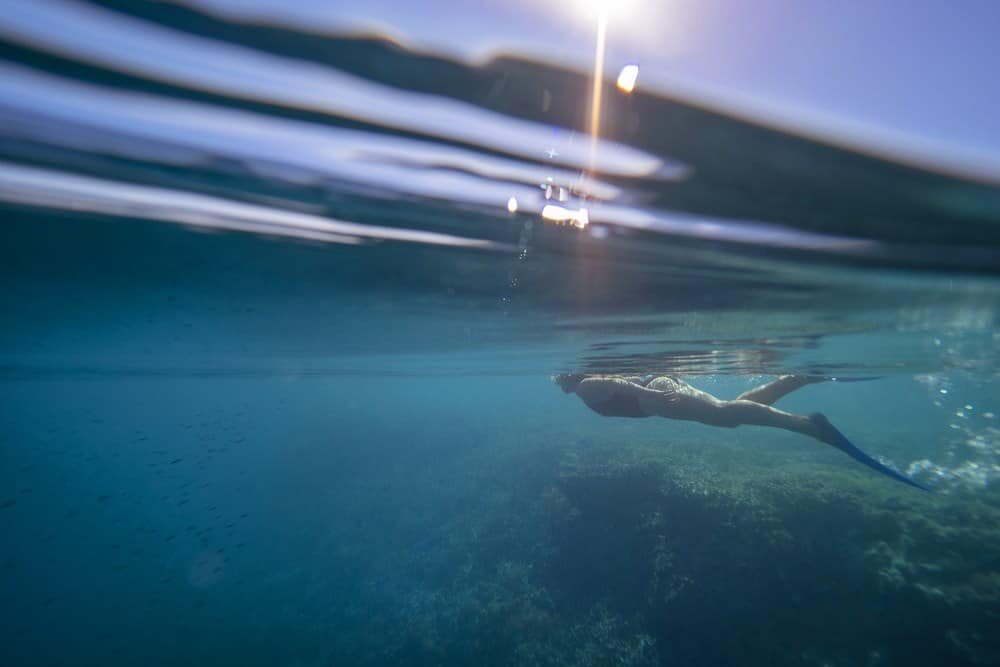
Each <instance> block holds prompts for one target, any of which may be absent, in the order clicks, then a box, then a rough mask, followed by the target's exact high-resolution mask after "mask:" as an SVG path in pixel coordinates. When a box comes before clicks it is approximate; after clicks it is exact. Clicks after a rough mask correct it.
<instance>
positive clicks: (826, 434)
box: [809, 412, 930, 491]
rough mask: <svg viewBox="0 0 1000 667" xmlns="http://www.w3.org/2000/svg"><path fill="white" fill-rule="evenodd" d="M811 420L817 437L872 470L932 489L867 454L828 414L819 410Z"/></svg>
mask: <svg viewBox="0 0 1000 667" xmlns="http://www.w3.org/2000/svg"><path fill="white" fill-rule="evenodd" d="M809 421H810V422H812V424H813V426H814V427H815V428H816V434H815V435H816V438H818V439H819V440H821V441H823V442H825V443H826V444H828V445H831V446H833V447H836V448H837V449H839V450H840V451H842V452H844V453H845V454H847V455H848V456H850V457H851V458H852V459H854V460H855V461H858V462H860V463H863V464H864V465H866V466H868V467H869V468H871V469H872V470H876V471H878V472H880V473H882V474H883V475H886V476H887V477H892V478H893V479H895V480H896V481H899V482H902V483H903V484H908V485H910V486H913V487H916V488H918V489H921V490H923V491H930V489H928V488H927V487H925V486H922V485H920V484H917V483H916V482H914V481H913V480H912V479H910V478H909V477H907V476H906V475H903V474H900V473H898V472H896V471H895V470H893V469H892V468H890V467H888V466H886V465H884V464H882V463H880V462H879V461H877V460H876V459H874V458H872V457H871V456H868V454H865V453H864V452H863V451H861V450H860V449H858V448H857V447H856V446H855V445H854V443H852V442H851V441H850V440H848V439H847V438H846V437H844V434H843V433H841V432H840V431H838V430H837V428H836V427H835V426H834V425H833V424H831V423H830V420H829V419H827V418H826V416H824V415H822V414H820V413H818V412H817V413H815V414H812V415H809Z"/></svg>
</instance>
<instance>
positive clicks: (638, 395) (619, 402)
mask: <svg viewBox="0 0 1000 667" xmlns="http://www.w3.org/2000/svg"><path fill="white" fill-rule="evenodd" d="M552 379H553V381H555V382H556V384H558V385H559V386H560V387H562V390H563V391H564V392H566V393H567V394H576V395H577V396H579V397H580V399H581V400H582V401H583V402H584V403H585V404H586V405H587V407H588V408H590V409H591V410H593V411H594V412H596V413H597V414H599V415H603V416H605V417H633V418H639V417H665V418H667V419H682V420H687V421H696V422H701V423H702V424H708V425H709V426H722V427H726V428H733V427H736V426H741V425H744V424H748V425H754V426H770V427H772V428H780V429H784V430H786V431H794V432H795V433H801V434H802V435H807V436H809V437H811V438H815V439H816V440H819V441H820V442H824V443H826V444H828V445H831V446H833V447H836V448H837V449H839V450H840V451H842V452H844V453H845V454H847V455H848V456H850V457H851V458H853V459H855V460H856V461H859V462H861V463H863V464H865V465H866V466H868V467H869V468H872V469H873V470H877V471H878V472H880V473H882V474H883V475H887V476H889V477H892V478H893V479H895V480H898V481H900V482H903V483H904V484H909V485H910V486H913V487H916V488H918V489H922V490H924V491H928V490H929V489H927V488H926V487H924V486H921V485H920V484H918V483H916V482H914V481H913V480H912V479H910V478H909V477H906V476H905V475H902V474H900V473H898V472H896V471H895V470H892V469H891V468H889V467H887V466H885V465H883V464H881V463H879V462H878V461H877V460H875V459H874V458H872V457H871V456H869V455H867V454H865V453H864V452H863V451H861V450H860V449H858V448H857V447H855V446H854V444H852V443H851V441H850V440H848V439H847V438H846V437H844V435H843V434H842V433H841V432H840V431H838V430H837V429H836V428H835V427H834V426H833V424H831V423H830V421H829V420H828V419H827V418H826V417H824V416H823V415H822V414H820V413H818V412H816V413H813V414H811V415H808V416H803V415H796V414H792V413H791V412H785V411H783V410H779V409H777V408H775V407H772V404H773V403H774V402H775V401H777V400H778V399H780V398H782V397H783V396H786V395H787V394H789V393H791V392H793V391H795V390H796V389H799V388H801V387H804V386H806V385H808V384H813V383H816V382H823V381H825V380H827V379H828V378H824V377H811V376H804V375H783V376H781V377H779V378H778V379H777V380H775V381H773V382H770V383H768V384H765V385H761V386H759V387H755V388H753V389H751V390H750V391H747V392H744V393H742V394H740V395H739V396H738V397H737V398H736V399H735V400H731V401H725V400H722V399H719V398H716V397H715V396H713V395H712V394H709V393H707V392H704V391H701V390H700V389H695V388H694V387H692V386H691V385H689V384H688V383H686V382H684V381H683V380H679V379H677V378H674V377H669V376H662V377H654V376H652V375H646V376H643V377H621V376H611V375H578V374H568V375H556V376H553V378H552Z"/></svg>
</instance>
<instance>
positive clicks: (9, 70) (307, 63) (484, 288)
mask: <svg viewBox="0 0 1000 667" xmlns="http://www.w3.org/2000/svg"><path fill="white" fill-rule="evenodd" d="M110 4H111V5H115V4H118V6H119V8H118V9H117V10H115V9H111V8H108V7H102V6H99V5H96V4H90V3H81V2H71V1H69V0H47V1H45V2H31V1H27V0H25V1H17V2H13V3H10V6H9V7H8V8H7V11H5V12H4V15H3V16H0V47H2V49H3V51H2V57H3V59H4V60H3V62H0V114H2V115H3V119H4V123H3V125H2V127H0V207H3V210H4V212H5V213H7V214H9V215H10V216H11V220H12V222H11V223H10V225H9V226H8V228H7V230H6V233H7V234H8V235H9V236H8V237H7V238H8V240H9V241H10V243H8V244H7V246H6V247H7V249H8V252H10V253H11V254H13V253H14V250H13V249H20V248H31V249H33V251H32V252H31V253H24V254H18V255H17V256H12V257H10V258H9V261H8V262H7V263H6V264H7V266H6V268H5V270H6V271H8V272H9V273H10V275H12V276H15V277H16V278H17V279H24V277H25V276H28V277H29V279H34V278H38V277H39V276H44V277H45V279H46V281H49V283H50V284H49V285H48V286H46V285H45V284H44V281H39V284H38V285H32V286H29V287H24V288H23V290H22V292H20V293H19V294H18V295H17V299H15V300H12V303H14V306H13V308H12V310H13V313H14V315H15V319H16V320H17V321H18V323H19V325H18V327H15V328H12V329H11V330H8V331H6V332H0V340H3V341H4V342H5V343H6V345H5V346H4V348H3V349H4V350H6V351H7V352H5V354H4V356H3V357H0V359H2V362H3V363H2V369H0V373H2V374H3V375H4V376H6V377H21V378H23V377H27V376H32V375H33V374H34V375H36V376H51V375H58V374H59V373H63V374H65V375H67V376H76V377H94V376H114V375H115V374H121V375H139V376H148V375H152V376H158V375H163V376H176V375H180V376H199V375H203V376H213V377H216V376H229V377H272V376H283V375H288V376H293V377H329V376H338V375H350V374H353V373H361V372H364V373H367V374H374V375H379V374H384V375H386V376H392V375H393V374H429V375H433V374H445V375H472V376H475V375H483V376H489V375H547V374H548V373H550V372H552V371H554V370H582V371H585V372H594V373H607V372H663V373H675V374H683V375H689V376H694V377H699V376H700V377H706V376H712V375H716V374H730V375H757V374H762V375H771V374H778V373H783V372H801V373H813V374H824V375H848V376H851V375H864V376H869V375H889V376H908V375H909V376H913V375H916V376H919V377H920V378H924V379H921V380H920V381H921V382H926V383H927V384H928V387H931V388H932V389H933V391H930V390H929V391H930V393H931V398H930V399H929V400H932V401H936V402H937V403H934V404H933V405H934V406H935V407H936V408H938V409H941V410H945V409H947V410H949V411H950V412H949V418H950V419H952V418H953V421H952V422H951V423H952V425H953V426H954V427H955V428H952V429H950V430H951V431H952V432H953V438H951V439H949V440H948V441H947V443H946V444H945V446H944V447H943V449H942V455H941V456H937V457H936V458H933V459H927V460H926V461H924V460H921V461H918V462H917V463H914V464H913V465H915V466H917V467H916V468H914V471H919V470H923V471H925V473H926V474H929V475H931V474H933V475H937V476H939V477H942V478H945V477H947V478H949V479H950V478H955V479H961V480H965V481H967V482H970V483H983V482H984V481H985V480H987V479H991V478H992V476H994V475H995V474H996V472H997V469H996V465H997V453H996V452H997V449H998V447H1000V445H998V444H997V441H998V437H997V436H998V434H997V431H996V428H995V427H994V426H992V425H991V424H987V423H986V422H983V421H981V420H985V419H987V418H986V417H985V416H982V417H981V416H980V415H986V414H993V413H996V412H1000V408H998V406H996V405H995V404H994V403H995V400H996V393H997V392H996V389H995V382H996V376H997V372H998V369H997V360H996V353H995V350H996V343H997V340H996V336H995V334H993V333H992V332H993V331H994V330H995V328H996V321H997V313H996V307H997V303H998V302H1000V301H998V299H1000V291H998V285H997V283H996V281H995V275H996V273H997V271H998V269H1000V235H998V233H997V229H998V228H997V226H996V225H997V222H998V211H1000V207H997V205H996V203H997V201H1000V193H998V190H997V188H996V187H995V184H994V183H993V182H991V181H990V180H989V179H988V178H978V179H965V178H960V177H955V176H948V175H945V174H944V173H943V171H944V170H943V169H942V170H934V169H929V170H924V169H914V168H909V167H906V166H903V165H900V164H897V163H894V162H892V161H889V160H886V159H881V158H879V157H872V156H871V155H861V154H857V153H851V152H849V151H846V150H842V149H839V148H835V147H832V146H829V145H825V144H822V143H819V142H815V141H810V140H806V139H803V138H801V137H799V136H794V135H791V134H789V133H785V132H781V131H778V130H772V129H765V128H764V127H761V126H760V125H756V124H753V123H749V122H746V121H744V120H741V119H740V118H739V117H738V116H737V115H736V114H735V113H733V114H730V115H727V114H719V113H715V112H711V111H708V110H705V109H703V108H701V107H699V106H698V105H695V104H689V103H686V102H684V101H683V100H678V99H673V98H671V97H668V96H664V95H662V94H660V93H658V92H657V91H655V90H647V89H646V88H645V84H644V85H641V86H639V87H638V88H636V89H635V90H634V91H633V90H630V91H623V90H618V89H617V88H616V87H615V85H614V81H611V80H608V81H606V82H605V84H606V85H604V86H603V88H601V87H599V88H598V92H600V93H601V95H602V99H603V100H604V105H605V108H604V109H603V111H602V113H603V122H602V123H601V128H600V129H601V137H600V139H599V141H598V144H597V150H596V151H595V159H596V162H595V164H594V165H593V171H594V173H593V174H592V175H589V174H584V170H585V169H588V168H589V166H590V164H589V162H590V157H591V156H590V151H591V146H590V138H589V137H588V131H587V129H588V128H587V124H588V117H589V115H588V104H589V97H588V95H589V94H590V81H589V78H588V73H587V72H575V71H572V70H568V69H566V68H565V67H564V66H562V65H559V64H556V63H554V62H546V61H543V60H531V59H528V58H525V57H523V56H522V57H513V56H503V55H496V56H494V57H491V58H490V59H487V60H484V61H481V62H470V61H468V60H460V59H453V58H451V57H449V56H448V55H447V54H444V53H430V52H420V51H416V50H408V48H407V47H405V46H402V45H400V44H396V43H393V42H392V41H390V40H384V39H380V38H379V37H377V36H375V37H371V36H362V35H357V34H337V35H330V36H327V37H323V36H319V35H318V34H315V33H309V32H306V31H305V30H304V29H303V27H302V26H301V25H300V26H298V27H296V26H295V25H292V24H289V23H286V24H283V25H282V24H267V23H266V22H265V23H261V24H256V25H253V26H249V27H248V26H247V25H245V24H238V23H227V21H230V20H232V21H235V19H234V18H233V16H229V18H228V19H227V18H226V16H227V15H226V14H221V15H208V14H198V12H197V7H196V6H195V7H194V10H192V11H193V13H189V14H177V15H176V16H174V15H172V14H171V11H172V9H177V8H176V7H173V8H172V7H171V6H170V5H169V3H150V4H146V3H137V4H135V5H125V4H122V3H110ZM222 4H223V5H225V4H226V3H222ZM154 5H159V6H157V7H154ZM230 9H231V8H230ZM158 12H160V13H158ZM171 16H174V18H173V19H171ZM177 16H179V17H181V18H180V19H178V18H177ZM184 17H186V18H187V19H191V18H192V17H194V18H197V21H192V23H191V29H190V30H186V29H185V26H184V25H183V20H182V19H183V18H184ZM258 18H260V17H258ZM268 30H270V31H271V32H267V31H268ZM260 31H264V32H260ZM263 36H266V37H267V38H266V39H265V38H264V37H263ZM255 39H256V40H257V41H254V40H255ZM648 70H649V68H648V67H646V66H644V68H643V77H644V79H643V80H644V81H645V77H646V75H647V72H648ZM609 71H611V72H612V73H613V72H617V71H618V68H617V67H613V68H610V70H609ZM625 88H628V86H625ZM626 92H629V93H630V94H625V93H626ZM553 193H555V194H553ZM546 207H548V208H546ZM546 210H548V214H546ZM33 216H37V220H36V219H35V218H34V217H33ZM108 221H115V222H116V224H117V225H118V226H117V227H115V228H114V233H113V234H112V235H111V237H110V238H113V239H114V243H115V244H117V245H118V247H117V248H115V247H109V246H108V240H107V239H108V238H109V237H108V236H104V234H107V233H108V232H107V230H108V229H109V228H107V227H106V226H104V225H105V224H106V223H108ZM551 222H558V223H563V224H562V225H558V226H557V225H555V224H550V223H551ZM565 223H572V224H565ZM176 226H180V227H182V228H183V229H175V228H174V227H176ZM42 227H44V231H40V230H41V228H42ZM167 228H172V229H171V230H169V231H168V230H167ZM186 230H196V231H200V232H213V233H215V232H235V234H232V235H231V236H225V237H221V238H213V239H211V240H207V239H206V238H204V237H197V238H195V237H193V236H190V235H187V231H186ZM258 237H261V238H263V239H268V241H267V242H264V241H262V240H261V238H258ZM152 239H156V241H155V243H157V244H161V245H160V246H154V245H153V244H154V241H153V240H152ZM292 241H294V242H295V243H296V244H302V245H292V243H291V242H292ZM153 247H155V248H159V247H164V248H167V250H166V251H164V252H163V253H160V252H159V251H158V250H151V248H153ZM129 254H132V255H134V256H138V257H141V258H142V261H141V262H139V264H141V265H140V266H132V265H127V266H126V265H125V264H124V263H125V262H126V260H124V259H123V256H125V255H129ZM56 258H58V261H57V260H56ZM123 266H125V268H123ZM95 267H96V268H100V269H101V270H103V271H106V272H107V274H108V275H107V276H104V277H103V278H102V280H105V281H107V282H109V283H114V282H115V281H116V280H119V281H121V280H122V276H125V278H124V281H125V282H128V283H130V286H132V285H134V287H135V290H136V293H135V294H132V293H128V294H124V291H125V290H122V291H123V294H117V295H115V294H112V295H103V296H102V297H101V298H99V299H97V300H98V301H99V302H100V303H101V305H102V308H101V309H99V311H100V312H106V313H110V314H111V315H110V317H113V318H118V319H117V321H116V322H115V326H120V327H122V329H124V330H128V331H129V332H130V336H129V337H126V338H124V339H121V338H117V339H115V338H112V337H108V336H106V335H105V333H106V332H103V331H101V326H102V324H101V323H93V322H89V321H88V323H87V324H86V325H85V326H84V325H79V326H78V327H77V329H75V330H74V334H73V336H70V335H68V334H67V333H65V332H57V333H53V332H52V331H51V330H50V329H48V328H46V324H48V323H50V322H52V321H61V319H60V318H62V319H63V320H66V321H69V320H70V319H71V317H70V316H69V315H68V314H67V313H69V312H75V311H74V309H75V308H80V310H81V312H87V311H86V310H85V309H84V308H83V307H82V306H79V305H78V304H84V303H88V299H91V298H93V297H92V295H91V294H90V293H89V292H87V291H86V290H85V288H84V287H83V286H80V285H76V284H75V283H74V281H75V280H76V279H77V276H78V275H79V274H80V273H81V272H85V271H86V270H91V269H94V268H95ZM178 267H183V268H178ZM262 267H263V268H262ZM74 271H76V273H74ZM115 271H118V273H115ZM60 281H65V282H66V283H67V284H68V285H69V286H68V287H67V286H65V285H62V284H60ZM95 281H96V282H101V280H98V279H95ZM13 282H14V281H12V284H13ZM175 282H176V283H182V282H183V283H184V287H183V288H180V287H177V288H176V289H175V288H174V286H173V283H175ZM216 282H217V283H218V284H216ZM191 285H200V289H194V288H192V287H191ZM206 285H214V288H210V287H206ZM48 289H51V292H48V291H46V290H48ZM171 290H174V291H175V292H176V293H172V292H171ZM240 292H242V293H245V294H255V295H256V296H255V299H256V300H257V302H258V303H259V305H260V312H257V313H245V312H239V313H236V312H223V313H219V312H217V311H215V310H213V306H212V305H211V304H212V301H213V299H221V298H223V297H224V296H225V295H227V294H231V293H240ZM53 293H57V294H60V295H64V294H69V295H73V296H74V297H75V298H73V297H68V296H61V297H60V298H61V299H62V301H58V302H57V301H55V300H53V303H58V304H59V305H47V302H46V298H47V297H50V296H52V294H53ZM168 293H169V298H173V299H178V300H179V301H178V302H179V303H181V304H182V305H181V306H176V307H175V306H173V305H170V306H166V305H163V304H162V303H161V304H159V306H160V309H159V311H158V315H157V316H155V317H152V316H151V317H149V318H148V319H145V320H144V319H143V318H142V317H140V316H138V315H135V314H133V313H132V312H131V311H129V310H128V309H127V308H121V305H122V304H121V303H120V302H117V301H116V298H120V299H121V300H122V301H124V302H127V303H128V304H129V305H133V306H135V305H138V306H139V307H140V308H142V307H146V306H148V300H149V299H150V298H153V297H151V296H150V295H156V297H155V298H159V297H160V296H162V295H165V294H168ZM226 298H228V297H226ZM171 303H174V302H171ZM371 303H375V304H377V305H375V306H371V305H370V304H371ZM79 317H80V319H81V320H83V321H87V320H86V319H85V316H84V315H80V316H79ZM345 319H347V320H349V321H354V322H356V321H365V322H370V323H376V324H375V326H376V327H377V328H378V331H377V333H372V332H371V331H370V330H368V329H366V328H364V327H358V328H357V330H351V328H350V327H344V326H342V325H341V323H342V322H343V321H345ZM287 323H294V326H279V324H281V325H285V324H287ZM248 330H249V331H253V332H255V336H254V337H248V336H246V335H245V332H246V331H248ZM315 331H328V332H331V333H330V334H329V335H327V336H326V337H324V338H323V339H322V340H317V338H316V336H315V335H314V333H313V332H315ZM248 339H249V340H248ZM231 340H239V341H240V346H241V347H240V348H239V349H238V350H234V349H232V348H231V346H229V345H228V344H229V342H230V341H231ZM26 341H30V343H27V342H26ZM39 341H42V342H39ZM67 350H68V351H69V352H67ZM428 353H429V354H430V355H431V356H430V357H428V358H429V359H430V361H427V362H425V363H423V364H418V365H411V366H409V367H406V368H403V369H401V368H400V367H399V364H398V363H396V362H395V357H394V355H411V358H412V357H415V356H417V355H421V354H428ZM452 353H456V354H460V355H465V356H460V357H454V356H449V355H451V354H452ZM379 355H382V356H379ZM359 356H360V357H362V358H364V359H366V363H365V364H364V366H363V368H364V370H363V371H360V370H359V368H360V367H359V366H358V364H357V363H355V362H354V361H353V359H354V358H357V357H359ZM955 377H960V378H962V379H963V382H964V381H969V380H973V379H974V380H976V381H979V382H982V383H984V384H983V387H982V388H981V392H980V396H979V397H964V398H963V399H961V400H962V401H963V402H962V403H961V405H960V406H959V407H960V408H961V409H959V407H956V406H954V405H952V404H951V395H950V394H949V395H946V394H942V393H940V392H941V391H949V389H950V388H951V385H950V384H949V383H950V382H952V378H955ZM927 378H930V379H927ZM935 392H937V393H935ZM938 403H939V404H940V406H938V405H937V404H938ZM966 403H968V404H970V405H973V406H974V408H975V410H974V411H970V410H966V409H965V408H964V405H965V404H966ZM958 412H962V414H958ZM977 420H979V421H977ZM956 438H957V439H956ZM949 457H950V458H949ZM962 466H966V467H964V468H963V467H962Z"/></svg>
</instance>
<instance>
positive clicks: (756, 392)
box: [736, 375, 827, 405]
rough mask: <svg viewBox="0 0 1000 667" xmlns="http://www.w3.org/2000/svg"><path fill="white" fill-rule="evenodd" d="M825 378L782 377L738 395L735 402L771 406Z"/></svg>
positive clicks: (807, 376)
mask: <svg viewBox="0 0 1000 667" xmlns="http://www.w3.org/2000/svg"><path fill="white" fill-rule="evenodd" d="M826 379H827V378H825V377H823V376H820V375H782V376H781V377H779V378H778V379H777V380H774V381H773V382H768V383H767V384H762V385H761V386H759V387H754V388H753V389H751V390H749V391H745V392H743V393H742V394H740V395H739V396H738V397H737V398H736V400H738V401H753V402H754V403H760V404H761V405H772V404H774V403H775V402H776V401H777V400H779V399H780V398H782V397H783V396H787V395H788V394H790V393H792V392H793V391H795V390H796V389H801V388H802V387H805V386H806V385H809V384H815V383H817V382H824V381H825V380H826Z"/></svg>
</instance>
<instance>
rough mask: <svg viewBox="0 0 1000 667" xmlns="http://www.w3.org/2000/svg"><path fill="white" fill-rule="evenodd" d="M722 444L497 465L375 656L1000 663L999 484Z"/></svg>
mask: <svg viewBox="0 0 1000 667" xmlns="http://www.w3.org/2000/svg"><path fill="white" fill-rule="evenodd" d="M705 445H706V443H699V442H695V441H692V442H688V443H678V444H676V445H675V446H674V445H672V446H670V447H663V446H662V445H659V444H654V443H649V444H648V445H644V444H642V443H636V444H635V445H634V446H630V447H628V448H611V447H605V446H601V445H595V444H593V443H589V444H587V445H585V446H574V447H562V448H559V447H550V448H549V449H545V450H537V451H526V450H524V449H522V450H519V451H518V453H516V454H515V453H512V452H507V453H505V454H498V453H497V452H493V453H491V454H488V455H487V454H484V456H487V457H488V458H485V459H483V461H481V465H480V466H479V468H478V470H479V471H480V472H479V474H480V475H481V477H478V478H477V479H474V480H472V481H471V482H470V483H471V486H473V487H475V488H477V489H478V490H479V492H480V493H479V494H478V495H477V496H476V497H475V498H472V497H470V498H468V499H467V500H468V502H467V503H466V504H465V505H464V506H463V508H462V510H461V511H459V512H457V513H456V514H455V515H454V516H453V517H452V520H451V521H450V522H449V524H448V525H447V526H444V527H442V531H443V537H441V538H440V539H435V540H433V544H432V546H431V547H428V548H420V549H416V550H411V551H410V552H409V553H408V554H407V556H406V558H408V563H409V565H408V567H409V569H410V576H411V578H410V579H409V580H408V581H409V584H404V585H402V586H400V587H397V589H396V590H395V591H394V592H392V593H391V594H385V595H386V597H385V599H384V600H383V601H382V602H381V603H380V606H381V605H384V606H385V607H391V608H393V609H394V610H395V611H394V616H393V617H391V618H389V619H386V620H385V624H384V625H382V626H380V629H379V630H378V631H377V632H375V631H373V632H372V633H371V635H370V636H371V640H372V642H374V641H375V637H376V636H378V637H380V638H381V639H380V641H381V644H380V648H379V650H377V651H375V652H371V651H369V653H367V654H366V655H367V657H368V658H369V659H370V660H368V661H370V662H397V663H400V664H402V663H406V664H415V665H423V664H426V665H432V664H433V665H438V664H468V663H476V664H483V665H511V664H518V665H538V666H546V667H549V666H551V667H556V666H558V665H653V664H664V665H670V664H688V665H693V664H711V665H727V664H741V665H743V664H768V665H921V664H927V665H941V664H949V665H983V664H998V663H1000V639H997V636H996V632H995V627H996V623H997V619H998V617H1000V572H998V566H1000V496H998V494H997V493H996V492H995V491H990V490H987V491H984V492H980V493H978V494H976V495H975V496H963V495H960V494H926V493H920V492H917V491H915V490H912V489H909V488H906V487H902V486H897V485H891V484H886V483H885V481H884V480H882V479H881V478H877V477H876V476H874V475H870V474H868V473H867V471H864V470H859V469H855V468H853V467H851V466H848V465H843V466H838V465H825V464H820V463H807V462H799V463H792V464H787V463H785V464H782V465H780V466H776V465H771V464H770V462H769V461H768V460H767V458H766V457H761V456H759V455H757V454H755V455H754V456H752V457H751V456H748V455H746V454H745V453H744V454H741V453H740V451H739V450H738V449H732V450H719V448H718V446H717V443H715V444H713V448H712V449H707V448H706V447H705ZM714 459H717V460H714ZM466 469H467V468H466ZM385 567H386V568H387V570H388V569H393V571H395V572H397V576H398V571H399V570H400V563H399V562H391V563H386V564H385ZM393 600H394V601H395V602H393ZM388 638H392V639H391V640H389V639H388ZM355 662H358V663H359V664H360V663H364V662H366V660H361V659H358V660H356V661H355Z"/></svg>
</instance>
